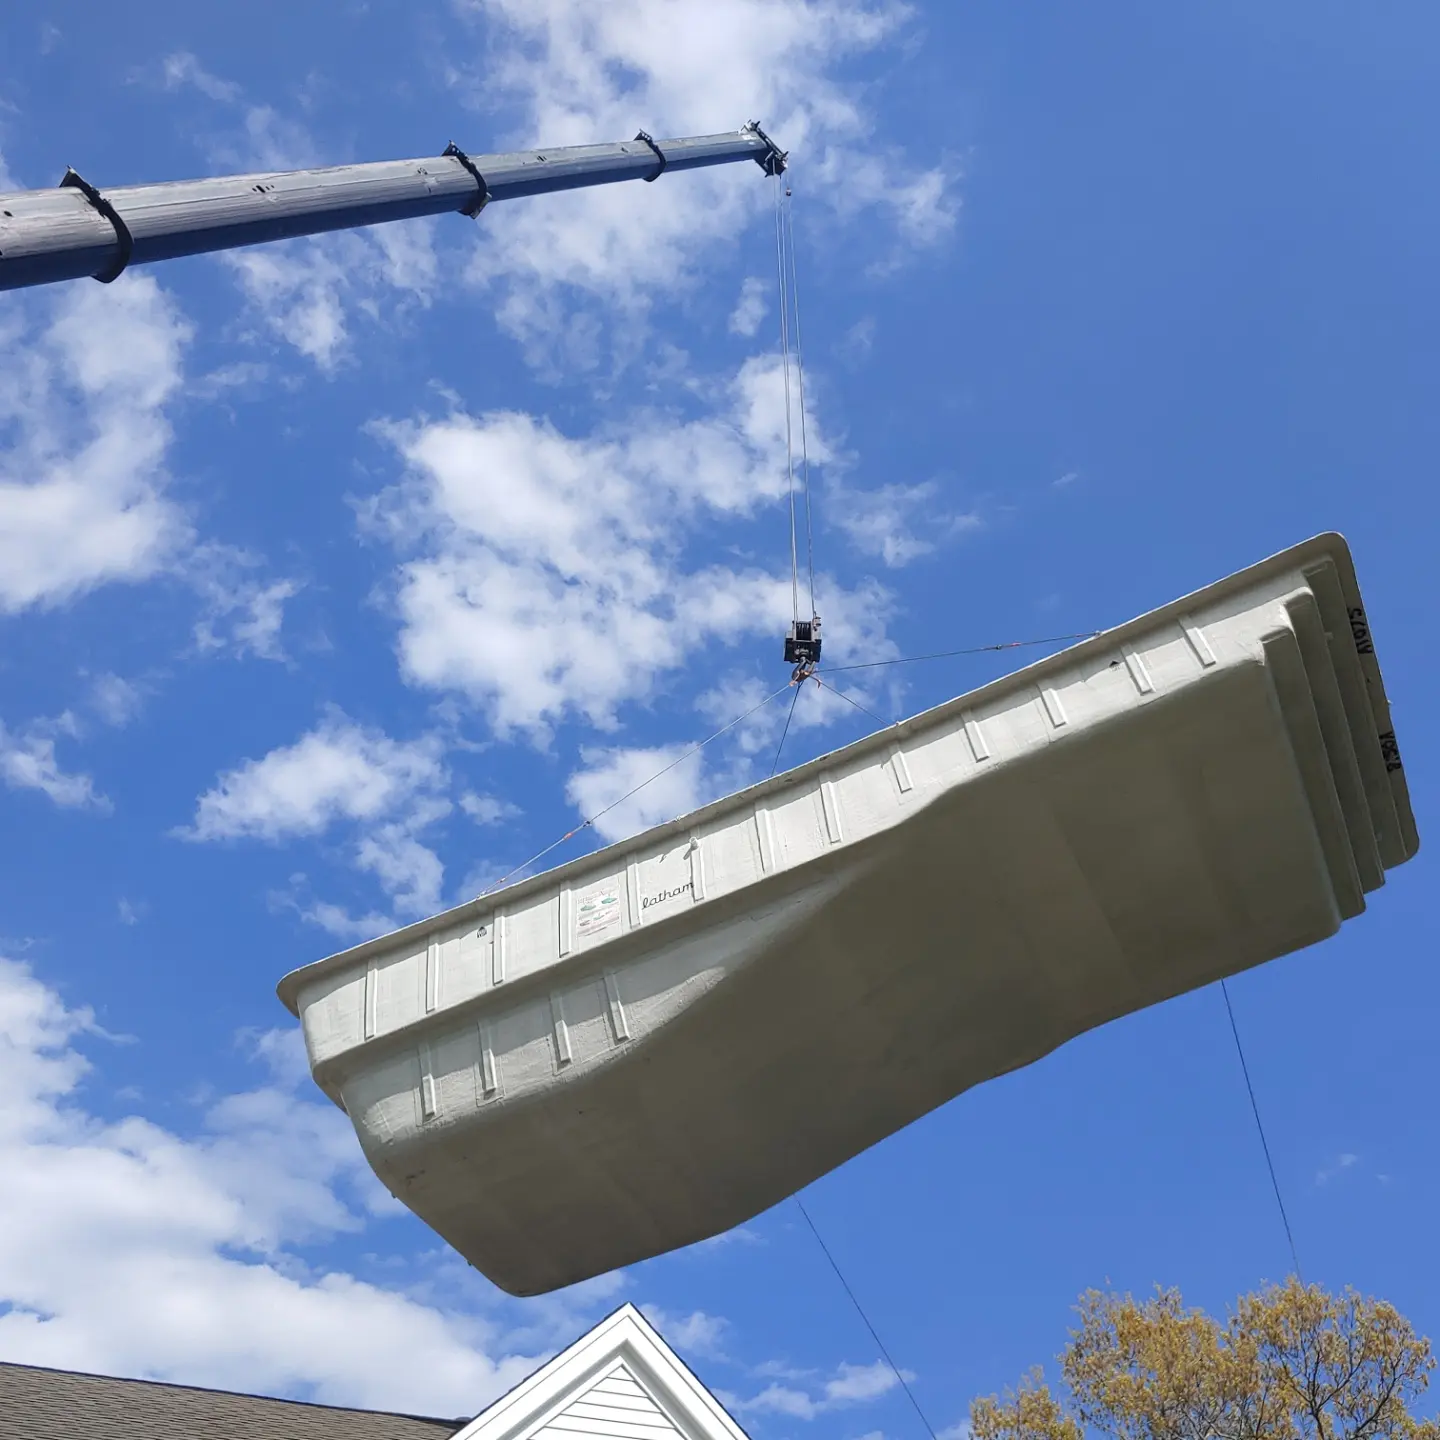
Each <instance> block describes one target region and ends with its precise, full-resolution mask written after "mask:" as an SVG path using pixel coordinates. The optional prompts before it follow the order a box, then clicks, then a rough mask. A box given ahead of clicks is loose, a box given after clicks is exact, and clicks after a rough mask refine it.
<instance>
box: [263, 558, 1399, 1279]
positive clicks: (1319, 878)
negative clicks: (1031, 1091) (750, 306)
mask: <svg viewBox="0 0 1440 1440" xmlns="http://www.w3.org/2000/svg"><path fill="white" fill-rule="evenodd" d="M741 833H743V834H744V835H745V836H746V840H747V843H746V846H745V847H740V846H739V844H738V841H736V839H735V836H736V835H739V834H741ZM727 837H728V838H727ZM1417 843H1418V841H1417V839H1416V836H1415V831H1414V823H1413V819H1412V818H1411V815H1410V811H1409V803H1408V798H1407V796H1406V793H1405V788H1404V778H1403V771H1401V770H1400V769H1399V758H1398V750H1397V749H1396V747H1395V744H1394V737H1393V731H1392V730H1391V726H1390V721H1389V714H1388V706H1387V704H1386V702H1385V700H1384V695H1383V690H1381V688H1380V681H1379V670H1378V667H1377V666H1376V664H1375V662H1374V655H1373V646H1372V645H1371V642H1370V638H1369V632H1368V626H1367V624H1366V621H1365V617H1364V613H1363V609H1362V607H1361V605H1360V601H1359V596H1358V591H1357V590H1356V587H1355V582H1354V576H1353V572H1352V571H1351V569H1350V561H1349V556H1348V552H1347V551H1346V550H1345V547H1344V543H1343V541H1340V540H1339V537H1334V536H1326V537H1320V539H1318V540H1315V541H1311V542H1307V544H1306V545H1303V546H1299V547H1296V549H1295V550H1293V551H1290V552H1287V553H1286V554H1285V555H1282V556H1278V557H1275V558H1273V559H1272V560H1270V561H1267V562H1264V563H1262V565H1260V566H1256V567H1253V568H1252V570H1251V571H1248V572H1242V574H1241V575H1239V576H1235V577H1231V578H1230V579H1229V580H1227V581H1222V582H1220V584H1218V585H1216V586H1212V587H1210V588H1209V590H1207V591H1202V592H1199V594H1197V595H1195V596H1191V597H1188V599H1187V601H1185V602H1183V605H1182V606H1181V607H1178V608H1177V607H1176V606H1172V607H1167V609H1166V610H1163V611H1159V612H1156V613H1155V614H1154V615H1151V616H1147V617H1142V619H1141V620H1138V621H1134V622H1131V623H1130V624H1129V625H1127V626H1123V627H1120V628H1119V629H1118V630H1117V631H1112V632H1107V633H1106V635H1103V636H1100V637H1098V638H1097V639H1096V640H1094V641H1090V642H1087V643H1086V644H1085V645H1083V646H1079V647H1076V648H1075V649H1072V650H1070V651H1067V652H1065V653H1064V654H1062V655H1059V656H1055V657H1051V658H1050V659H1049V660H1046V661H1043V662H1041V663H1040V664H1039V665H1037V666H1032V667H1030V668H1029V669H1028V670H1026V671H1022V672H1020V673H1019V674H1017V675H1015V676H1011V677H1008V678H1007V679H1006V680H1004V681H1001V682H998V683H997V684H996V685H992V686H988V687H986V688H985V689H984V690H982V691H979V692H976V693H975V694H974V695H971V696H967V697H964V698H963V699H961V700H959V701H955V702H952V703H951V704H949V705H946V706H941V707H939V709H937V710H934V711H930V712H927V713H926V714H925V715H921V716H918V717H916V718H915V719H914V720H913V721H910V722H906V724H905V725H904V726H902V727H897V728H896V729H895V730H893V731H891V732H889V733H888V734H882V735H880V736H876V737H871V738H870V739H869V740H866V741H862V742H860V743H859V744H858V745H855V746H851V747H848V748H847V749H846V750H842V751H839V752H836V753H835V754H833V755H830V756H826V757H824V758H823V759H822V760H820V761H817V762H814V763H813V764H811V765H808V766H805V767H802V768H801V769H799V770H797V771H794V772H791V773H790V774H789V775H786V776H781V777H778V779H777V780H776V781H773V782H769V783H767V784H766V785H762V786H757V787H755V788H754V789H753V790H751V791H747V792H743V793H742V794H741V795H738V796H734V797H730V798H729V799H728V800H725V801H721V802H718V803H717V804H716V805H715V806H711V807H707V809H706V810H703V811H699V812H696V814H695V815H692V816H687V817H685V818H684V819H683V820H681V821H678V822H675V823H674V824H672V825H671V826H666V827H661V828H660V829H659V830H657V831H654V832H647V834H645V835H641V836H637V837H635V838H634V839H633V840H631V841H627V842H625V844H623V845H621V846H615V847H611V848H610V849H609V850H607V851H602V852H600V853H599V854H596V855H592V856H588V857H585V859H584V860H582V861H579V862H575V863H574V864H572V865H569V866H566V867H563V868H562V869H561V870H559V871H555V872H551V873H550V874H549V875H546V876H540V877H536V878H535V879H534V880H532V881H527V882H526V883H525V885H524V886H516V887H512V888H511V889H510V890H509V891H502V892H499V893H498V894H496V895H494V896H488V897H485V898H484V899H483V900H482V901H480V902H476V903H475V904H473V905H471V906H468V907H461V909H460V910H457V911H452V912H448V913H447V915H445V916H441V917H437V918H436V920H435V921H433V922H426V923H425V924H424V925H421V926H416V927H410V928H409V929H408V930H406V931H403V932H400V933H399V934H398V935H396V936H392V937H385V939H382V940H381V941H378V942H372V943H371V944H370V945H368V946H361V947H357V948H356V950H354V951H350V952H346V953H345V954H344V955H341V956H337V957H332V959H331V960H329V961H322V962H320V963H319V964H318V965H315V966H310V967H307V968H306V969H305V970H301V971H297V972H295V974H294V975H292V976H290V977H287V979H286V981H285V982H283V983H282V996H283V998H285V1000H286V1002H287V1003H288V1004H290V1005H291V1006H292V1008H294V1009H296V1010H297V1011H298V1013H299V1014H300V1015H301V1017H302V1019H304V1020H305V1022H306V1038H307V1043H308V1044H309V1047H310V1054H311V1059H312V1064H313V1066H314V1069H315V1074H316V1078H317V1080H318V1081H319V1082H320V1083H321V1085H322V1086H323V1087H324V1088H325V1089H326V1091H327V1093H329V1094H330V1095H331V1096H332V1098H334V1099H336V1101H337V1103H340V1104H341V1105H342V1106H343V1107H344V1108H346V1110H347V1111H348V1113H349V1114H350V1116H351V1118H352V1120H353V1122H354V1123H355V1126H356V1130H357V1133H358V1134H359V1136H360V1139H361V1143H362V1145H363V1146H364V1149H365V1153H366V1155H367V1158H368V1159H369V1161H370V1163H371V1164H372V1166H373V1167H374V1168H375V1171H376V1173H377V1174H378V1175H379V1176H380V1178H381V1179H382V1181H383V1182H384V1183H385V1184H386V1185H387V1187H388V1188H389V1189H390V1190H391V1191H392V1192H393V1193H394V1194H395V1195H397V1196H398V1197H399V1198H400V1199H401V1200H402V1201H403V1202H404V1203H405V1204H406V1205H407V1206H408V1207H409V1208H410V1209H411V1210H413V1211H414V1212H415V1213H416V1214H417V1215H419V1216H420V1217H421V1218H422V1219H423V1220H424V1221H425V1222H426V1223H427V1224H429V1225H430V1226H431V1227H432V1228H433V1229H434V1230H436V1231H437V1233H439V1234H440V1235H441V1236H443V1237H444V1239H446V1240H447V1241H448V1242H449V1243H450V1244H451V1245H453V1246H454V1247H455V1248H456V1249H457V1250H458V1251H459V1252H460V1253H461V1254H462V1255H463V1256H465V1257H466V1258H467V1259H468V1260H469V1261H471V1263H473V1264H474V1265H475V1266H476V1267H477V1268H479V1269H480V1270H482V1271H483V1272H484V1273H485V1274H486V1275H488V1276H489V1277H490V1278H491V1279H493V1280H494V1281H495V1282H496V1283H497V1284H499V1285H500V1286H502V1287H503V1288H504V1289H506V1290H508V1291H510V1292H512V1293H515V1294H534V1293H538V1292H543V1291H548V1290H551V1289H555V1288H557V1287H559V1286H563V1285H567V1284H572V1283H575V1282H576V1281H579V1280H582V1279H585V1278H587V1277H589V1276H591V1275H595V1274H598V1273H601V1272H603V1271H606V1270H609V1269H613V1268H615V1267H616V1266H619V1265H624V1264H628V1263H632V1262H634V1261H637V1260H640V1259H644V1258H646V1257H648V1256H651V1255H655V1254H658V1253H661V1252H663V1251H666V1250H669V1249H673V1248H675V1247H676V1246H679V1245H684V1244H687V1243H690V1242H693V1241H696V1240H701V1239H704V1238H706V1237H708V1236H711V1235H714V1234H717V1233H720V1232H721V1231H724V1230H726V1229H728V1228H730V1227H732V1226H734V1225H736V1224H738V1223H740V1222H742V1221H744V1220H746V1219H748V1218H750V1217H751V1216H753V1215H754V1214H756V1213H757V1212H759V1211H761V1210H763V1209H765V1208H767V1207H768V1206H770V1205H772V1204H774V1203H776V1202H777V1201H778V1200H780V1199H782V1198H784V1197H785V1196H786V1195H788V1194H790V1193H792V1192H793V1191H795V1190H796V1189H799V1188H800V1187H802V1186H803V1185H805V1184H807V1183H809V1182H810V1181H812V1180H814V1179H815V1178H817V1177H818V1176H820V1175H822V1174H824V1173H826V1172H827V1171H828V1170H830V1169H832V1168H834V1167H835V1166H836V1165H839V1164H841V1163H843V1162H844V1161H845V1160H846V1159H848V1158H850V1157H851V1156H853V1155H855V1154H857V1153H859V1152H860V1151H861V1150H863V1149H865V1148H867V1147H868V1146H870V1145H872V1144H874V1143H876V1142H877V1141H879V1140H881V1139H883V1138H884V1137H885V1136H886V1135H889V1134H891V1133H893V1132H894V1131H895V1130H897V1129H899V1128H900V1127H902V1126H904V1125H906V1124H908V1123H909V1122H910V1121H912V1120H914V1119H916V1118H918V1117H919V1116H921V1115H923V1114H925V1113H926V1112H927V1111H929V1110H931V1109H933V1108H935V1107H936V1106H937V1105H940V1104H943V1103H944V1102H945V1101H947V1100H949V1099H951V1098H952V1097H954V1096H955V1095H957V1094H959V1093H961V1092H962V1091H964V1090H966V1089H968V1088H969V1087H971V1086H973V1085H976V1084H978V1083H980V1082H982V1081H984V1080H986V1079H989V1078H992V1077H994V1076H996V1075H1000V1074H1003V1073H1005V1072H1006V1071H1009V1070H1013V1069H1015V1068H1017V1067H1019V1066H1022V1065H1025V1064H1028V1063H1030V1062H1031V1061H1033V1060H1036V1059H1038V1058H1039V1057H1040V1056H1042V1055H1044V1054H1046V1053H1047V1052H1048V1051H1050V1050H1052V1049H1054V1048H1055V1047H1056V1046H1058V1045H1061V1044H1063V1043H1064V1042H1065V1041H1067V1040H1069V1039H1071V1038H1073V1037H1074V1036H1076V1035H1078V1034H1081V1033H1083V1032H1084V1031H1086V1030H1088V1029H1091V1028H1092V1027H1094V1026H1096V1025H1099V1024H1102V1023H1104V1022H1105V1021H1107V1020H1110V1019H1114V1018H1117V1017H1119V1016H1121V1015H1125V1014H1128V1013H1130V1012H1132V1011H1135V1010H1138V1009H1140V1008H1143V1007H1144V1006H1146V1005H1151V1004H1154V1003H1157V1002H1159V1001H1162V1000H1164V999H1167V998H1169V997H1171V996H1174V995H1178V994H1181V993H1183V992H1185V991H1187V990H1191V989H1194V988H1196V987H1197V986H1200V985H1204V984H1207V983H1209V982H1211V981H1214V980H1216V979H1218V978H1221V977H1222V976H1225V975H1229V974H1234V973H1237V972H1238V971H1241V970H1244V969H1246V968H1248V967H1250V966H1253V965H1256V964H1260V963H1263V962H1264V961H1266V960H1268V959H1272V958H1274V957H1276V956H1279V955H1283V954H1286V953H1288V952H1290V951H1294V950H1297V949H1300V948H1303V947H1304V946H1307V945H1310V944H1313V943H1315V942H1317V941H1319V940H1322V939H1324V938H1325V937H1326V936H1328V935H1330V934H1332V933H1334V931H1335V930H1336V929H1337V928H1338V927H1339V926H1340V925H1341V923H1342V922H1343V921H1344V920H1345V919H1348V918H1350V917H1352V916H1354V915H1356V914H1358V913H1360V911H1361V910H1363V908H1364V904H1365V900H1364V895H1365V892H1366V891H1368V890H1372V889H1374V888H1376V886H1378V885H1379V884H1382V883H1383V880H1384V871H1385V869H1386V868H1387V867H1388V866H1390V865H1394V864H1398V863H1401V862H1402V861H1403V860H1405V859H1407V858H1409V856H1410V855H1411V854H1413V853H1414V851H1415V848H1416V845H1417ZM727 846H728V847H729V848H728V849H727ZM697 856H698V857H699V858H698V859H697V858H696V857H697ZM746 856H748V857H749V860H748V862H746V863H742V862H745V857H746ZM727 857H728V858H727ZM747 863H748V865H749V873H748V875H747V873H746V864H747ZM647 866H649V867H650V868H649V869H647V868H646V867H647ZM667 867H668V868H667ZM686 875H688V876H689V877H690V880H689V883H688V885H687V884H686V883H685V882H684V881H683V880H677V877H682V876H686ZM596 877H600V878H599V881H598V882H597V880H596ZM667 877H668V878H667ZM671 882H676V883H671ZM597 884H598V888H597ZM607 886H608V888H607ZM674 891H678V892H679V893H678V894H672V893H671V892H674ZM652 895H661V896H665V897H667V898H665V899H663V900H661V901H659V902H657V904H656V905H655V906H654V907H652V908H654V909H658V910H661V911H664V913H663V914H662V915H661V917H660V918H659V919H657V920H655V921H650V920H649V919H648V918H647V916H646V913H645V910H644V908H643V906H644V902H645V901H646V900H647V899H649V898H651V896H652ZM622 897H623V898H622ZM604 901H611V902H613V906H614V907H615V910H616V914H617V916H618V918H616V917H609V918H608V919H606V920H602V921H599V922H592V925H600V926H602V927H603V928H600V929H598V930H596V929H594V928H592V929H591V930H590V931H589V932H588V933H587V932H585V931H584V915H582V911H583V912H585V914H602V915H603V913H604V905H603V904H602V903H601V902H604ZM527 906H529V907H530V908H529V909H527V908H526V907H527ZM545 907H549V908H545ZM586 907H588V910H587V908H586ZM542 909H543V913H544V916H545V917H546V923H547V924H550V925H551V928H552V930H553V945H552V946H551V947H549V948H547V947H545V946H537V945H536V944H535V943H534V942H535V937H537V936H539V935H541V934H542V933H543V930H544V927H543V926H541V925H539V924H538V923H530V921H529V920H527V919H526V917H527V916H529V915H531V914H532V912H536V913H538V912H539V911H540V910H542ZM622 911H623V912H626V913H624V914H620V913H619V912H622ZM501 917H504V918H501ZM510 921H513V922H514V923H513V928H514V931H515V933H514V935H513V936H511V935H510V934H509V933H508V928H507V926H508V922H510ZM552 922H553V923H552ZM487 934H488V935H489V940H490V944H489V949H488V951H487V950H486V949H485V948H484V940H485V937H486V935H487ZM497 936H503V937H504V938H503V939H497V938H496V937H497ZM526 936H528V937H530V942H529V945H528V950H527V947H526V946H525V945H522V944H521V943H520V942H521V941H522V940H523V939H524V938H525V937H526ZM441 937H443V939H442V938H441ZM467 937H468V939H467ZM507 942H508V943H507ZM467 943H469V944H470V946H471V950H470V951H469V952H467V951H466V950H465V945H466V944H467ZM447 946H448V947H449V948H448V950H447V949H446V947H447ZM467 955H468V957H469V958H468V959H467ZM476 955H478V956H479V960H478V961H477V960H476V958H475V957H476ZM447 956H448V957H449V968H448V969H447V966H446V959H447ZM497 957H498V959H497ZM487 962H488V963H487ZM392 970H393V971H394V972H395V973H394V975H393V976H391V979H390V981H386V980H384V979H382V978H381V977H382V975H390V972H391V971H392ZM405 977H408V978H405ZM456 977H463V978H460V979H457V978H456ZM387 985H388V988H387ZM397 997H399V998H397Z"/></svg>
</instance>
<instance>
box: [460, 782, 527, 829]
mask: <svg viewBox="0 0 1440 1440" xmlns="http://www.w3.org/2000/svg"><path fill="white" fill-rule="evenodd" d="M460 808H461V809H462V810H463V811H464V812H465V813H466V814H467V815H468V816H469V817H470V818H471V819H472V820H473V821H474V822H475V823H476V824H477V825H499V824H501V823H502V822H503V821H506V820H513V819H515V818H516V817H517V816H518V815H519V814H520V813H521V811H520V807H519V806H518V805H512V804H511V803H510V801H508V800H501V799H499V798H498V797H497V796H494V795H477V794H475V793H474V791H471V790H467V791H466V792H465V793H464V794H463V795H462V796H461V797H460Z"/></svg>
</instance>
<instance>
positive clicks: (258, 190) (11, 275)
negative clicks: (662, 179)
mask: <svg viewBox="0 0 1440 1440" xmlns="http://www.w3.org/2000/svg"><path fill="white" fill-rule="evenodd" d="M747 159H753V160H754V161H756V162H757V163H758V164H759V165H760V167H761V169H763V170H764V171H765V172H766V174H769V175H778V174H779V173H780V172H781V171H783V170H784V168H785V154H784V152H783V151H781V150H780V149H779V148H778V147H777V146H776V145H775V143H774V141H772V140H771V139H770V137H769V136H768V135H766V134H765V132H764V131H763V130H762V129H761V128H760V127H759V126H758V125H756V124H754V123H753V122H752V123H751V124H749V125H746V126H745V127H744V128H743V129H741V130H738V131H732V132H730V133H729V134H724V135H696V136H691V137H689V138H686V139H680V140H653V139H651V138H650V137H649V136H648V135H646V134H645V133H644V132H643V131H642V132H641V133H640V134H639V135H637V136H636V138H635V139H634V140H626V141H621V142H618V143H615V144H610V145H569V146H563V147H561V148H559V149H552V150H521V151H516V152H513V153H510V154H501V155H474V156H470V155H466V154H465V153H464V152H463V151H461V150H459V149H457V148H456V147H455V146H454V145H451V146H450V147H449V148H448V149H447V150H446V151H445V153H444V154H443V155H439V156H436V157H435V158H433V159H428V158H427V159H420V160H382V161H379V162H378V163H374V164H366V165H335V166H330V167H327V168H325V169H315V170H285V171H276V172H271V173H268V174H257V175H226V176H221V177H218V178H215V179H210V180H180V181H170V182H168V183H165V184H159V185H127V186H122V187H119V188H117V189H114V190H106V191H103V192H102V191H100V190H97V189H96V188H95V187H94V186H93V185H91V184H90V183H89V182H87V181H86V180H84V179H82V178H81V177H80V176H79V175H77V174H76V173H75V172H74V171H73V170H71V171H67V172H66V175H65V178H64V180H62V181H61V182H60V185H59V186H58V187H57V188H56V189H54V190H22V191H16V192H14V193H12V194H7V195H0V290H18V289H22V288H24V287H25V286H29V285H48V284H51V283H53V282H55V281H59V280H78V279H81V278H83V277H85V276H91V277H93V278H95V279H97V280H103V281H106V282H107V283H108V282H109V281H111V280H113V279H115V278H116V276H118V275H119V274H120V273H121V272H122V271H124V270H125V269H127V268H128V267H129V266H131V265H146V264H149V263H151V262H152V261H155V260H170V259H174V258H175V257H177V256H180V255H199V254H204V253H206V252H208V251H212V250H233V249H236V248H237V247H239V246H242V245H258V244H262V243H263V242H265V241H268V240H284V239H289V238H291V237H293V236H296V235H317V234H320V233H322V232H324V231H328V230H351V229H356V228H358V227H361V226H365V225H379V224H383V223H385V222H386V221H390V220H409V219H413V218H414V217H415V216H417V215H438V214H441V213H443V212H445V211H450V210H455V211H459V212H461V213H462V214H467V215H478V214H479V213H480V210H481V209H482V208H483V207H484V206H485V205H487V204H489V203H491V202H492V201H495V200H511V199H516V198H518V197H520V196H522V195H542V194H546V193H548V192H549V191H552V190H575V189H579V188H581V187H583V186H588V185H609V184H613V183H614V182H616V181H619V180H655V179H658V178H659V176H660V174H661V172H662V171H665V170H696V169H699V168H701V167H702V166H708V165H726V164H729V163H731V162H733V161H736V160H747Z"/></svg>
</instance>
